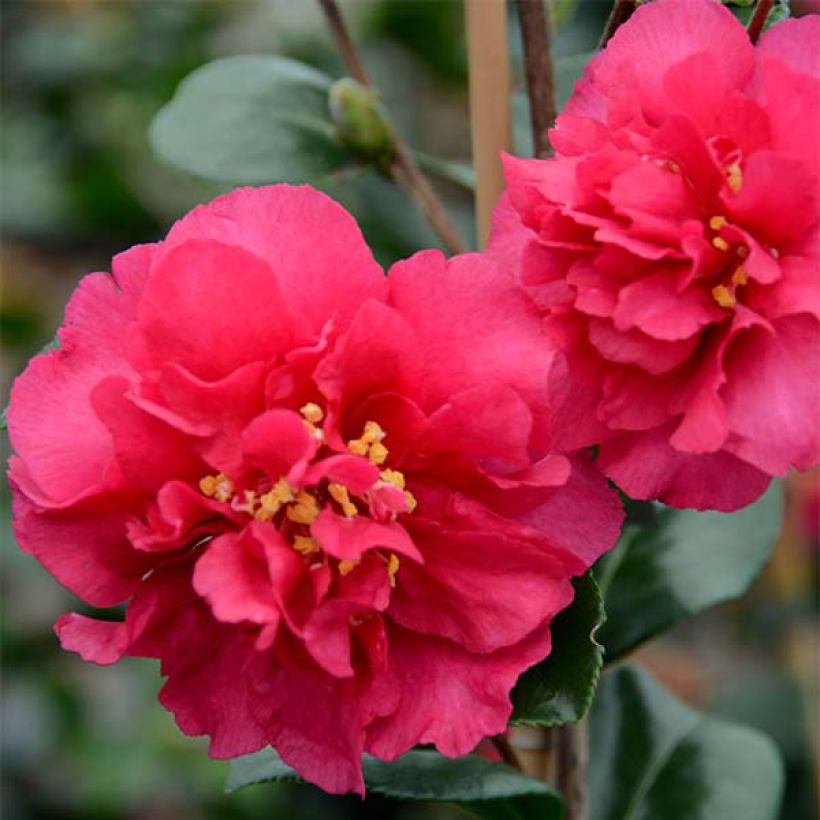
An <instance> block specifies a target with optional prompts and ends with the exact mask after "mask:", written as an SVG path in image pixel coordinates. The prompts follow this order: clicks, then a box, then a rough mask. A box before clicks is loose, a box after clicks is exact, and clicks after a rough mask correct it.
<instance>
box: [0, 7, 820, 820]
mask: <svg viewBox="0 0 820 820" xmlns="http://www.w3.org/2000/svg"><path fill="white" fill-rule="evenodd" d="M609 6H610V4H609V3H608V2H591V1H590V0H586V1H584V2H581V1H580V0H575V1H574V2H573V0H558V2H556V3H555V13H556V20H555V22H556V26H557V35H556V41H555V46H554V48H555V52H556V55H557V56H559V57H567V56H572V55H577V54H581V53H584V52H587V51H589V50H590V49H591V48H593V47H594V44H595V42H596V40H597V37H598V35H599V33H600V31H601V28H602V26H603V21H604V20H605V18H606V15H607V13H608V11H609ZM342 8H343V10H344V12H345V14H346V16H347V17H348V19H349V22H350V24H351V26H352V29H353V31H354V34H355V37H356V39H357V41H358V43H359V44H360V45H361V48H362V52H363V55H364V60H365V63H366V64H367V66H368V68H369V70H370V73H371V76H373V77H375V78H377V84H378V86H379V89H380V91H381V92H382V96H383V98H384V101H385V103H386V105H387V107H388V108H389V110H390V112H391V114H392V115H393V117H394V119H395V121H396V124H397V127H398V129H399V131H400V132H401V133H402V135H403V136H404V137H405V138H406V139H407V141H408V142H409V143H410V144H411V145H412V146H414V147H416V148H418V149H421V150H424V151H425V152H427V153H429V154H432V155H434V156H437V157H445V158H452V159H461V160H466V159H468V158H469V152H470V138H469V119H468V110H467V89H466V79H467V76H466V75H467V72H466V48H465V43H464V36H463V10H462V7H461V3H460V2H455V0H421V2H416V0H381V2H379V0H353V2H346V3H342ZM2 16H3V20H2V29H0V38H1V39H2V43H1V44H2V78H0V83H2V109H3V128H2V150H1V152H0V162H1V165H0V167H2V189H1V190H0V196H1V197H2V200H1V205H2V207H1V209H0V219H1V220H2V231H3V243H2V257H1V258H2V290H0V332H1V333H2V335H1V336H0V342H1V343H2V346H3V356H2V361H0V379H1V380H2V395H3V403H5V398H6V396H7V391H8V387H9V384H10V382H11V380H12V378H13V377H14V375H15V374H16V373H17V372H19V371H20V370H21V369H22V367H23V366H24V365H25V361H26V360H27V358H28V357H29V356H30V355H31V354H32V353H34V352H36V350H38V349H39V348H40V347H41V346H42V345H43V344H44V343H45V342H46V341H47V340H48V339H50V338H51V337H52V335H53V333H54V330H55V329H56V327H57V325H58V324H59V322H60V317H61V313H62V308H63V305H64V304H65V301H66V298H67V296H68V294H69V293H70V292H71V290H72V288H73V287H74V285H75V284H76V282H77V280H78V279H79V278H80V277H81V276H82V275H83V274H85V273H87V272H89V271H93V270H106V269H108V266H109V261H110V258H111V256H112V254H114V253H116V252H117V251H118V250H121V249H123V248H125V247H127V246H129V245H131V244H134V243H137V242H144V241H153V240H156V239H159V238H161V237H162V235H163V234H164V233H165V231H166V230H167V228H168V226H169V225H170V223H171V222H172V221H173V220H174V219H176V218H177V217H179V216H180V215H182V214H183V213H184V212H185V211H186V210H187V209H188V208H190V207H191V206H192V205H193V204H195V203H196V202H199V201H202V200H203V199H207V198H209V197H211V196H213V195H214V194H216V193H218V192H219V190H220V189H219V188H217V187H215V186H214V185H213V184H211V183H207V182H204V181H201V180H196V179H194V178H191V177H187V176H183V175H182V174H180V173H178V172H175V171H173V170H171V169H169V168H166V167H163V166H162V165H161V164H160V163H158V162H157V161H156V160H155V159H154V158H153V157H152V155H151V152H150V149H149V147H148V142H147V137H146V130H147V126H148V123H149V121H150V119H151V117H152V116H153V115H154V113H156V111H157V110H158V109H159V108H160V107H161V106H162V105H163V104H164V103H165V102H167V100H168V99H169V98H170V97H171V95H172V94H173V91H174V89H175V87H176V85H177V83H178V82H179V81H180V80H181V79H182V78H183V77H184V76H185V75H186V74H187V73H188V72H189V71H191V70H192V69H193V68H195V67H197V66H198V65H200V64H202V63H204V62H207V61H208V60H211V59H215V58H217V57H222V56H228V55H233V54H246V53H276V54H281V55H285V56H289V57H293V58H295V59H300V60H304V61H306V62H309V63H311V64H313V65H315V66H317V67H319V68H322V69H323V70H325V71H326V72H328V73H330V74H332V75H333V76H341V75H342V73H343V72H342V68H341V64H340V62H339V60H338V58H337V57H336V55H335V53H334V50H333V47H332V44H331V41H330V39H329V37H328V36H327V33H326V31H325V29H324V26H323V20H322V18H321V15H320V13H319V11H318V7H317V5H316V4H315V3H313V2H310V1H309V0H260V2H255V1H254V0H243V1H240V0H230V1H229V0H225V1H224V2H217V1H214V2H205V1H204V0H192V1H191V2H187V1H183V0H175V1H171V2H161V1H160V0H157V2H152V0H107V1H105V2H98V1H97V0H63V1H62V2H50V1H49V0H36V1H34V0H26V1H24V2H23V1H21V2H15V0H4V2H2ZM511 23H512V26H511V39H510V45H511V51H512V55H513V59H514V63H515V66H516V83H517V87H516V91H515V94H514V100H513V105H514V111H515V116H516V120H517V123H518V126H517V129H516V141H517V148H518V150H519V152H521V153H527V151H528V148H529V146H528V141H529V140H528V135H527V124H526V103H525V98H524V94H523V87H522V82H521V76H522V72H521V66H520V61H521V54H520V45H519V40H518V36H517V32H516V30H515V25H514V16H512V15H511ZM562 93H563V94H565V93H568V91H567V89H566V88H565V89H563V91H562ZM324 187H325V188H326V189H327V190H328V191H329V192H330V193H331V194H332V195H334V196H336V197H337V198H339V199H341V200H342V201H343V202H344V203H345V204H346V205H347V206H348V207H349V208H350V209H351V210H352V211H353V212H354V214H355V215H356V216H357V218H358V219H359V220H360V223H361V224H362V227H363V230H364V231H365V234H366V236H367V238H368V241H369V242H370V243H371V245H372V247H373V248H374V251H375V252H376V254H377V256H378V257H379V259H380V261H382V262H383V263H384V264H389V263H390V262H391V261H393V260H394V259H396V258H398V257H399V256H402V255H406V254H408V253H411V252H413V251H415V250H417V249H418V248H420V247H423V246H429V245H434V244H436V241H435V238H434V236H433V235H432V233H431V232H430V230H429V228H428V227H427V226H426V224H425V223H424V221H423V220H422V218H421V217H420V216H419V215H418V214H417V213H416V211H415V210H414V209H413V208H412V207H411V206H410V205H409V204H408V203H407V201H406V200H405V199H404V197H403V195H402V194H401V193H400V192H398V191H397V190H396V189H394V188H393V187H392V186H391V185H390V184H389V183H387V182H386V181H384V180H383V179H381V178H379V177H378V176H377V175H376V174H375V173H374V172H372V171H363V170H361V169H355V168H354V169H351V170H350V171H345V172H343V173H340V174H338V175H336V176H335V177H334V178H332V179H328V180H326V181H325V186H324ZM441 194H442V196H443V197H444V198H445V200H446V202H447V203H448V205H449V206H450V208H451V209H452V211H453V213H454V215H455V217H456V219H457V221H458V224H459V226H460V228H461V230H462V231H463V232H464V234H465V235H467V236H470V237H472V235H473V234H472V204H471V201H470V198H469V196H468V195H467V194H466V193H465V192H464V191H462V190H460V189H458V188H456V187H455V186H448V185H444V186H442V188H441ZM3 447H7V442H6V441H5V437H4V440H3ZM4 455H7V453H4ZM789 494H790V503H789V508H790V514H789V519H788V523H787V528H786V532H785V533H784V537H783V539H782V540H781V543H780V545H779V547H778V550H777V552H776V555H775V558H774V560H773V562H772V565H771V566H770V568H769V569H768V570H767V572H766V574H765V575H764V577H763V578H762V579H761V581H760V582H759V583H758V585H757V587H756V588H755V590H754V591H753V594H752V595H751V596H749V597H748V598H747V599H746V600H745V601H743V602H741V603H738V604H735V605H731V606H726V607H722V608H720V609H718V610H716V611H714V612H711V613H707V614H706V615H705V616H701V617H699V618H697V619H695V620H694V621H692V622H690V623H688V624H686V625H685V626H684V627H682V628H679V629H677V630H676V631H674V632H673V633H672V634H671V635H670V636H669V637H668V638H665V639H664V640H662V641H660V642H656V643H655V644H653V645H652V646H651V647H649V648H648V649H645V650H643V651H642V652H641V656H642V660H643V661H644V662H645V663H647V664H648V665H649V666H651V667H652V669H653V671H654V672H655V673H656V674H657V675H658V676H659V677H660V678H661V679H662V680H663V681H664V682H665V683H666V685H667V686H669V687H670V688H671V689H673V690H674V691H676V692H677V693H678V694H679V695H681V696H682V697H684V698H686V699H687V700H689V701H690V702H692V703H694V704H696V705H698V706H700V707H702V708H706V709H710V708H711V709H713V710H714V711H717V712H720V713H721V714H725V715H726V716H729V717H732V718H733V719H735V720H738V721H741V722H747V723H749V724H751V725H755V726H757V727H759V728H761V729H763V730H764V731H766V732H767V733H768V734H770V735H771V736H772V737H773V738H774V739H775V741H776V742H777V743H778V745H779V746H780V748H781V750H782V752H783V754H784V756H785V758H786V762H787V769H788V784H787V793H786V800H785V804H784V808H783V815H782V817H783V820H812V818H814V817H815V816H816V803H815V800H814V798H813V794H814V789H815V784H816V770H815V766H814V764H813V762H812V761H813V760H814V759H816V758H815V756H813V753H812V748H811V740H812V736H813V738H814V741H815V744H816V742H817V732H813V733H812V731H811V727H812V726H815V727H816V725H817V724H816V717H817V715H816V709H817V700H816V695H817V691H816V668H815V664H816V661H817V629H816V620H815V618H816V609H817V605H816V601H817V595H816V593H817V578H818V573H817V539H818V535H817V533H818V524H817V512H818V489H817V477H816V476H814V478H812V477H803V478H795V479H793V480H792V481H791V483H790V484H789ZM0 515H2V520H1V521H0V532H2V542H3V543H2V554H0V562H1V564H0V569H2V577H1V579H0V584H1V587H0V591H1V592H2V627H1V631H0V636H1V637H2V677H3V702H2V740H1V741H0V753H2V768H3V786H2V798H1V799H2V804H0V816H2V818H3V820H33V819H34V818H38V819H39V818H44V819H45V818H55V820H56V819H57V818H59V820H63V819H65V820H74V819H75V818H76V820H104V819H105V820H107V819H108V818H112V820H113V819H114V818H116V820H120V819H125V818H127V820H132V819H133V820H166V819H167V820H177V818H179V820H189V819H190V820H193V819H194V818H243V819H244V818H269V819H270V820H277V818H282V819H283V820H289V819H290V818H309V819H310V820H312V819H313V818H316V819H317V820H321V818H339V819H340V820H341V819H342V818H403V820H412V818H430V819H431V820H435V818H451V817H459V816H463V815H461V814H460V813H459V812H457V811H456V810H455V809H451V808H449V807H446V806H434V805H406V804H405V805H402V804H398V803H395V802H393V801H389V800H386V799H383V798H368V800H367V801H365V802H361V801H360V800H358V798H331V797H328V796H326V795H323V794H322V793H321V792H319V791H318V790H316V789H313V788H311V787H308V786H295V785H268V786H260V787H256V788H251V789H247V790H245V791H243V792H239V793H237V794H235V795H232V796H230V797H225V796H223V794H222V787H223V783H224V780H225V777H226V774H227V764H226V763H225V762H215V761H210V760H209V759H208V758H207V755H206V753H205V743H204V742H202V741H201V739H191V738H186V737H184V736H183V735H181V734H180V733H179V731H178V730H177V729H176V727H175V725H174V723H173V719H172V718H171V716H170V715H169V714H167V713H166V712H165V711H164V710H163V709H162V708H161V707H160V706H159V705H158V704H157V703H156V700H155V695H156V691H157V689H158V688H159V685H160V678H159V673H158V670H157V669H156V667H155V665H154V663H153V662H151V661H138V660H133V659H128V660H127V661H124V662H121V663H120V664H118V665H117V666H116V667H110V668H98V667H94V666H90V665H86V664H83V663H82V662H81V661H80V660H79V659H78V658H77V657H76V656H74V655H67V654H63V653H61V652H60V651H59V649H58V646H57V642H56V639H55V638H54V636H53V634H52V631H51V624H52V623H53V621H54V620H55V619H56V617H57V616H58V615H59V614H60V613H62V612H64V611H67V610H69V609H75V610H76V609H78V602H77V601H76V600H75V599H73V597H72V596H71V595H70V594H69V593H67V592H66V591H65V590H63V589H62V588H61V587H59V586H57V585H56V583H55V582H54V581H53V580H52V579H51V578H50V576H48V575H47V574H46V572H45V571H44V570H42V569H41V568H40V567H39V566H38V565H37V564H36V562H35V561H34V560H33V559H31V558H30V557H29V556H26V555H23V554H22V553H20V552H19V551H18V550H17V548H16V546H15V544H14V542H13V536H12V534H11V529H10V522H9V513H8V497H7V491H6V490H5V489H4V490H3V496H2V511H1V512H0ZM812 709H814V714H812ZM815 751H816V747H815ZM658 820H663V818H658ZM727 820H742V818H737V819H735V818H727Z"/></svg>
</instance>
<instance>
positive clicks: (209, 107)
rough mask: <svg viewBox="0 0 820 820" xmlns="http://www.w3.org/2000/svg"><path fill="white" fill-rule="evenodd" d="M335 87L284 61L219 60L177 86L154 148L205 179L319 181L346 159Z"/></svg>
mask: <svg viewBox="0 0 820 820" xmlns="http://www.w3.org/2000/svg"><path fill="white" fill-rule="evenodd" d="M331 84H332V80H331V79H330V78H329V77H328V76H326V75H325V74H322V73H321V72H319V71H316V70H315V69H313V68H311V67H310V66H307V65H304V64H303V63H299V62H296V61H294V60H288V59H284V58H282V57H266V56H261V55H255V56H254V55H249V56H241V57H229V58H226V59H223V60H216V61H214V62H212V63H208V64H207V65H204V66H202V67H201V68H198V69H197V70H196V71H194V72H192V73H191V74H189V75H188V76H187V77H186V78H185V79H184V80H183V81H182V83H180V85H179V88H178V89H177V92H176V94H175V95H174V98H173V99H172V100H171V101H170V102H169V103H168V104H166V105H165V106H164V107H163V108H162V109H161V110H160V111H159V113H158V114H157V115H156V117H154V120H153V122H152V123H151V129H150V134H149V137H150V140H151V145H152V147H153V149H154V152H155V153H156V154H157V156H158V157H159V158H160V159H162V160H164V161H165V162H168V163H170V164H171V165H175V166H176V167H178V168H181V169H183V170H185V171H188V172H189V173H192V174H196V175H198V176H202V177H206V178H208V179H213V180H219V181H227V182H235V183H250V184H259V183H268V182H305V181H311V180H313V181H315V180H317V179H319V178H321V177H323V176H326V175H327V174H330V173H332V172H333V171H336V170H338V169H339V168H340V167H341V166H342V165H343V164H344V162H345V161H346V159H347V153H346V151H345V149H344V148H343V147H342V146H341V145H340V144H339V143H338V141H337V139H336V131H335V128H334V126H333V124H332V123H331V121H330V114H329V110H328V93H329V91H330V87H331Z"/></svg>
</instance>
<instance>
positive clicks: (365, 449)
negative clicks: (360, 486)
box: [347, 421, 388, 464]
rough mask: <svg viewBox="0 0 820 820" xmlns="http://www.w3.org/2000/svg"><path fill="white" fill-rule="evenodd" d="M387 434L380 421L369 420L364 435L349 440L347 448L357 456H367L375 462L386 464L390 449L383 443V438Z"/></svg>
mask: <svg viewBox="0 0 820 820" xmlns="http://www.w3.org/2000/svg"><path fill="white" fill-rule="evenodd" d="M386 435H387V434H386V433H385V432H384V430H382V428H381V425H380V424H379V423H378V422H376V421H367V422H365V425H364V432H363V433H362V435H361V436H360V437H359V438H354V439H351V440H350V441H348V442H347V449H348V450H350V452H351V453H354V454H355V455H357V456H367V457H368V458H369V459H370V461H372V462H373V464H384V462H385V461H386V459H387V454H388V450H387V448H386V447H385V446H384V445H383V444H382V439H383V438H384V437H385V436H386Z"/></svg>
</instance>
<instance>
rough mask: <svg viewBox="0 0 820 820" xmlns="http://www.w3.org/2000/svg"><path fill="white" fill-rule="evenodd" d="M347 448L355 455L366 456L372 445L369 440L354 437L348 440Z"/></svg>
mask: <svg viewBox="0 0 820 820" xmlns="http://www.w3.org/2000/svg"><path fill="white" fill-rule="evenodd" d="M347 449H348V450H350V452H351V453H353V455H356V456H366V455H367V451H368V450H369V449H370V445H369V444H368V443H367V442H364V441H362V440H361V439H360V438H354V439H351V440H350V441H348V442H347Z"/></svg>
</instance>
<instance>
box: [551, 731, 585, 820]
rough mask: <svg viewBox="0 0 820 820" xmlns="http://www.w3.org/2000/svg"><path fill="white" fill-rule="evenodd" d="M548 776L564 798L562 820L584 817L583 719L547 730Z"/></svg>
mask: <svg viewBox="0 0 820 820" xmlns="http://www.w3.org/2000/svg"><path fill="white" fill-rule="evenodd" d="M550 732H551V734H552V738H551V740H552V754H551V758H550V760H551V764H552V777H551V778H550V779H551V781H552V784H553V786H554V787H555V789H556V790H557V791H558V792H560V794H561V795H562V796H563V798H564V810H565V814H564V820H585V818H586V814H587V783H586V778H587V732H586V723H585V722H584V721H581V722H580V723H568V724H566V725H564V726H556V727H555V728H553V729H551V730H550Z"/></svg>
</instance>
